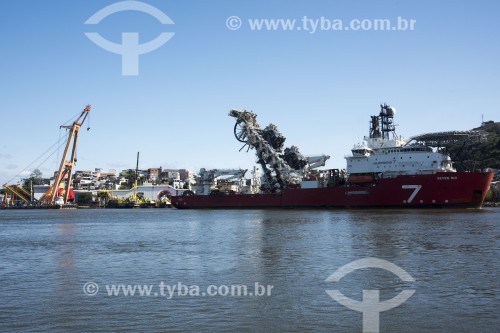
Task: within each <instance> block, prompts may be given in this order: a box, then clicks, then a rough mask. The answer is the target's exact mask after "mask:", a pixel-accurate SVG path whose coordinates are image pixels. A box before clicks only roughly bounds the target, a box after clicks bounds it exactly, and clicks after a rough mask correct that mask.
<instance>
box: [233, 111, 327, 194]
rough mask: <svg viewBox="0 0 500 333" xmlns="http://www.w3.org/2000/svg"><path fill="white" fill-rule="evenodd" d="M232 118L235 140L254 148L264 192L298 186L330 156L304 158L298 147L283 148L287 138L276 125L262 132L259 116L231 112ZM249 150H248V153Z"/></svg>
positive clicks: (247, 112) (270, 125)
mask: <svg viewBox="0 0 500 333" xmlns="http://www.w3.org/2000/svg"><path fill="white" fill-rule="evenodd" d="M229 116H230V117H233V118H235V119H236V124H235V125H234V136H235V137H236V140H238V141H240V142H243V143H244V144H245V145H243V147H241V149H240V151H241V150H242V149H243V148H244V147H245V146H248V150H250V149H255V151H256V154H257V162H258V163H259V164H260V166H261V167H262V170H263V172H264V179H265V184H263V185H262V186H261V190H262V191H263V192H271V193H277V192H280V191H281V190H282V189H284V188H286V187H295V186H298V185H299V184H300V182H301V181H302V180H303V179H304V177H305V176H306V175H307V174H308V173H309V172H310V171H311V170H313V169H315V168H318V167H321V166H324V165H325V163H326V161H327V160H328V159H329V158H330V156H328V155H319V156H308V157H306V156H304V155H302V154H301V153H300V151H299V148H298V147H296V146H291V147H289V148H284V143H285V140H286V138H285V137H284V136H283V135H282V134H281V133H280V132H279V131H278V128H277V126H276V125H274V124H269V125H268V126H267V127H265V128H264V129H262V128H261V127H260V126H259V124H258V123H257V114H255V113H254V112H251V111H246V110H234V109H233V110H231V111H229ZM248 150H247V151H248Z"/></svg>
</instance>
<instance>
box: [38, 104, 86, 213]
mask: <svg viewBox="0 0 500 333" xmlns="http://www.w3.org/2000/svg"><path fill="white" fill-rule="evenodd" d="M90 109H91V106H90V105H87V106H86V107H85V109H83V111H82V113H81V114H80V116H78V118H77V119H76V120H75V121H74V122H73V124H72V125H70V126H64V125H63V126H60V128H65V129H67V130H69V131H70V132H69V135H68V141H67V142H66V147H65V148H64V153H63V155H62V158H61V163H60V165H59V169H58V171H57V173H56V176H55V179H54V183H53V184H52V185H51V186H50V188H49V190H48V191H47V192H46V193H45V195H44V198H45V200H46V201H47V202H48V204H54V203H55V200H56V196H57V195H58V190H59V187H60V185H61V184H62V182H63V181H66V185H65V186H64V189H65V190H64V195H63V200H64V203H65V204H66V203H67V202H68V199H70V198H71V193H72V189H71V181H72V178H73V167H74V165H75V161H76V146H77V144H78V134H79V132H80V127H81V126H82V124H83V123H84V122H85V120H86V119H87V117H88V115H89V112H90ZM70 147H71V153H70V154H69V159H68V160H67V156H68V152H69V150H70ZM65 177H66V179H65ZM70 191H71V192H70Z"/></svg>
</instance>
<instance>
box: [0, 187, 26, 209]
mask: <svg viewBox="0 0 500 333" xmlns="http://www.w3.org/2000/svg"><path fill="white" fill-rule="evenodd" d="M3 187H4V188H5V189H6V190H7V192H8V193H10V202H11V204H14V199H15V197H18V198H19V199H21V200H22V201H23V202H24V203H26V204H27V205H31V193H30V192H28V191H26V190H25V189H24V188H22V187H21V186H19V185H8V184H3ZM7 192H6V193H5V194H4V198H3V202H2V206H4V207H5V206H7Z"/></svg>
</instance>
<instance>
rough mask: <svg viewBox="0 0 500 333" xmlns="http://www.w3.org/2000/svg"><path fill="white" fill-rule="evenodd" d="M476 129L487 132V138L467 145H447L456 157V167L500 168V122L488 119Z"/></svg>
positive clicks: (462, 168)
mask: <svg viewBox="0 0 500 333" xmlns="http://www.w3.org/2000/svg"><path fill="white" fill-rule="evenodd" d="M473 130H475V131H484V132H486V133H487V140H486V141H485V142H482V143H477V144H474V145H470V146H467V147H465V148H464V147H462V146H450V147H447V149H448V151H449V152H450V155H451V156H457V157H460V158H456V159H455V167H456V168H457V170H459V171H472V170H478V169H481V170H482V169H485V168H493V169H500V122H493V121H487V122H484V123H483V125H482V126H480V127H477V128H474V129H473Z"/></svg>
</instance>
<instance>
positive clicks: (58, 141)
mask: <svg viewBox="0 0 500 333" xmlns="http://www.w3.org/2000/svg"><path fill="white" fill-rule="evenodd" d="M66 136H67V135H66ZM63 139H64V140H63ZM61 141H62V143H61ZM65 141H66V137H63V138H59V140H57V141H56V142H55V143H54V144H52V146H50V147H49V148H48V149H47V150H46V151H44V152H43V153H42V154H40V156H38V157H37V158H36V159H35V160H34V161H33V162H31V163H30V164H28V165H27V166H26V167H25V168H24V169H22V170H21V171H19V173H17V174H16V175H15V176H13V177H12V178H11V179H9V180H8V181H7V182H6V183H10V182H11V181H13V180H14V179H15V178H17V177H19V176H21V174H22V173H23V172H25V171H26V170H27V169H28V168H30V167H31V166H32V165H33V164H35V163H36V162H37V161H38V160H40V159H41V158H42V157H44V156H45V154H47V153H48V152H49V151H50V150H51V149H53V148H54V147H55V146H57V147H56V150H55V151H54V152H52V153H51V154H50V155H49V157H51V156H52V155H54V154H55V153H56V152H57V150H59V148H60V147H61V146H62V144H63V143H64V142H65ZM47 159H48V158H46V159H45V160H44V161H43V162H42V163H41V164H43V163H45V162H46V161H47ZM41 164H40V165H41ZM40 165H39V166H40Z"/></svg>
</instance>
